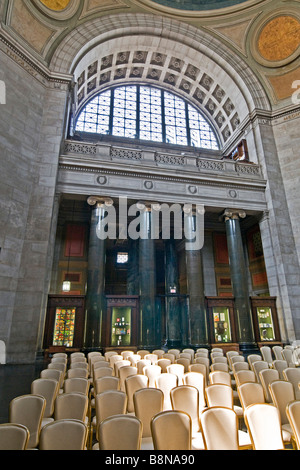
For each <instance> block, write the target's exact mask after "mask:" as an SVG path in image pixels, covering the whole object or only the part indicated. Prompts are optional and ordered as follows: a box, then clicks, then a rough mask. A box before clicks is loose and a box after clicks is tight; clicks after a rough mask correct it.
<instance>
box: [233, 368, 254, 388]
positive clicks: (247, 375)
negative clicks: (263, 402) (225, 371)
mask: <svg viewBox="0 0 300 470" xmlns="http://www.w3.org/2000/svg"><path fill="white" fill-rule="evenodd" d="M234 378H235V380H236V385H237V387H238V386H239V385H241V384H243V383H245V382H256V376H255V372H254V371H253V370H250V369H249V370H239V371H238V372H236V374H234Z"/></svg>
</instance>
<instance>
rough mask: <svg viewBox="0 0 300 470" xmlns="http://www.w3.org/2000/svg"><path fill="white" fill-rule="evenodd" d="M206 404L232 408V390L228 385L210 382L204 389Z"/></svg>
mask: <svg viewBox="0 0 300 470" xmlns="http://www.w3.org/2000/svg"><path fill="white" fill-rule="evenodd" d="M205 396H206V403H207V406H209V407H212V406H224V407H225V408H231V409H233V390H232V388H231V387H229V386H228V385H224V384H210V385H208V386H207V387H206V389H205Z"/></svg>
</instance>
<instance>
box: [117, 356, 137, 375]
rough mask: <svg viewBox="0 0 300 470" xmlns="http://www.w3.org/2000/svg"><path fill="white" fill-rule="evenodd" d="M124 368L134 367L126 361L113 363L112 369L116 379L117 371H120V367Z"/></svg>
mask: <svg viewBox="0 0 300 470" xmlns="http://www.w3.org/2000/svg"><path fill="white" fill-rule="evenodd" d="M125 366H130V367H134V366H132V364H131V362H130V361H129V360H127V359H123V361H117V362H115V366H114V369H115V376H116V377H119V371H120V369H121V367H125Z"/></svg>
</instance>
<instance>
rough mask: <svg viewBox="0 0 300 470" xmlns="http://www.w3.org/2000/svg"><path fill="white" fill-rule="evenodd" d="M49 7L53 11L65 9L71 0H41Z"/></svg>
mask: <svg viewBox="0 0 300 470" xmlns="http://www.w3.org/2000/svg"><path fill="white" fill-rule="evenodd" d="M40 1H41V2H42V3H43V4H44V5H45V6H46V7H47V8H49V9H50V10H53V11H61V10H64V9H65V8H66V7H67V6H68V5H69V3H70V1H71V0H40Z"/></svg>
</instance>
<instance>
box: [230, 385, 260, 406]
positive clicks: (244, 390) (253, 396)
mask: <svg viewBox="0 0 300 470" xmlns="http://www.w3.org/2000/svg"><path fill="white" fill-rule="evenodd" d="M237 391H238V395H239V399H240V403H241V405H242V408H243V410H245V409H246V408H247V406H249V405H252V404H254V403H265V402H266V401H265V394H264V389H263V387H262V385H261V384H259V383H257V382H246V383H243V384H241V385H239V386H238V387H237Z"/></svg>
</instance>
